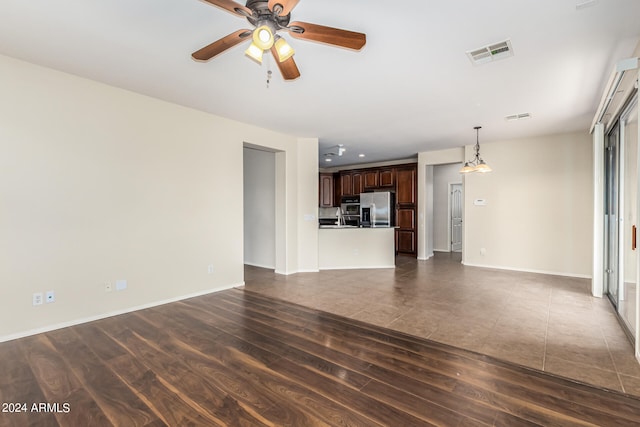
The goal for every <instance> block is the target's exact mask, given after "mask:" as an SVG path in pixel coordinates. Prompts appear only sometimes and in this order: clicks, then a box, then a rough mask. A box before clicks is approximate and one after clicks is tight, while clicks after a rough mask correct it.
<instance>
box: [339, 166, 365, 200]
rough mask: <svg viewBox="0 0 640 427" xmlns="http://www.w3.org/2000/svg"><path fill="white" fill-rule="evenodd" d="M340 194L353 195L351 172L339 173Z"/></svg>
mask: <svg viewBox="0 0 640 427" xmlns="http://www.w3.org/2000/svg"><path fill="white" fill-rule="evenodd" d="M358 194H360V193H358ZM340 195H342V196H353V180H352V179H351V172H341V173H340Z"/></svg>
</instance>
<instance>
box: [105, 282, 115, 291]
mask: <svg viewBox="0 0 640 427" xmlns="http://www.w3.org/2000/svg"><path fill="white" fill-rule="evenodd" d="M103 285H104V291H105V292H111V291H112V290H113V286H112V285H111V282H104V283H103Z"/></svg>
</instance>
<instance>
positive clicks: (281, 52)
mask: <svg viewBox="0 0 640 427" xmlns="http://www.w3.org/2000/svg"><path fill="white" fill-rule="evenodd" d="M275 46H276V52H278V62H284V61H286V60H287V59H289V58H291V57H292V56H293V55H294V54H295V53H296V51H295V50H293V48H292V47H291V45H289V43H287V41H286V40H285V39H283V38H282V37H280V36H277V38H276V43H275Z"/></svg>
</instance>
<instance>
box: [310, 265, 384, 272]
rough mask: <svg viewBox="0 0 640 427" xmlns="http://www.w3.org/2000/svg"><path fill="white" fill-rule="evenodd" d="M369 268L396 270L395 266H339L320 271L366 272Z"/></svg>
mask: <svg viewBox="0 0 640 427" xmlns="http://www.w3.org/2000/svg"><path fill="white" fill-rule="evenodd" d="M370 268H396V265H395V264H391V265H367V266H362V265H355V266H340V267H323V268H320V270H321V271H322V270H368V269H370Z"/></svg>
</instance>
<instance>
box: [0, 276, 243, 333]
mask: <svg viewBox="0 0 640 427" xmlns="http://www.w3.org/2000/svg"><path fill="white" fill-rule="evenodd" d="M240 286H244V281H243V282H241V283H237V284H234V285H226V286H222V287H219V288H215V289H207V290H204V291H199V292H193V293H190V294H186V295H181V296H178V297H174V298H168V299H166V300H161V301H154V302H150V303H148V304H142V305H137V306H134V307H129V308H125V309H122V310H115V311H110V312H108V313H102V314H98V315H96V316H90V317H83V318H80V319H74V320H70V321H67V322H61V323H56V324H54V325H47V326H43V327H41V328H35V329H29V330H27V331H22V332H16V333H14V334H9V335H4V336H0V342H5V341H11V340H15V339H18V338H24V337H28V336H31V335H36V334H41V333H44V332H50V331H55V330H56V329H62V328H68V327H69V326H76V325H81V324H83V323H88V322H93V321H96V320H100V319H106V318H108V317H113V316H118V315H120V314H126V313H131V312H133V311H138V310H144V309H145V308H151V307H157V306H159V305H164V304H169V303H172V302H176V301H182V300H185V299H189V298H194V297H199V296H202V295H208V294H212V293H215V292H220V291H225V290H227V289H232V288H237V287H240Z"/></svg>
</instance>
